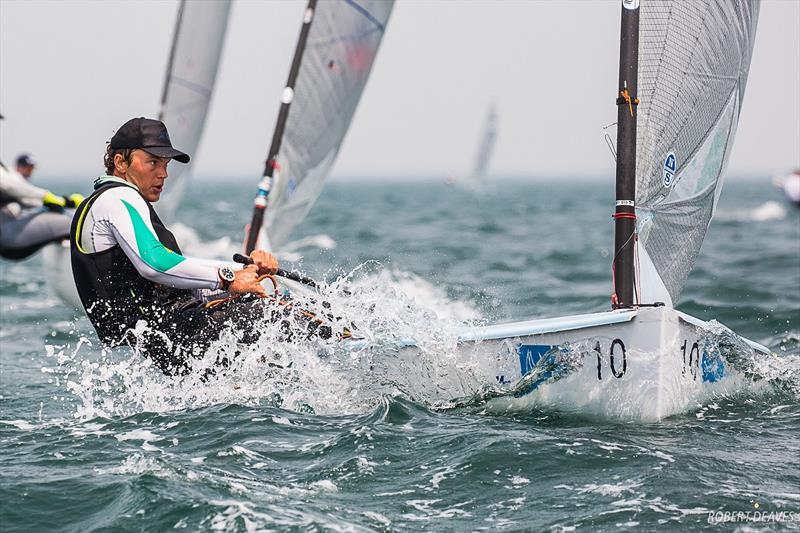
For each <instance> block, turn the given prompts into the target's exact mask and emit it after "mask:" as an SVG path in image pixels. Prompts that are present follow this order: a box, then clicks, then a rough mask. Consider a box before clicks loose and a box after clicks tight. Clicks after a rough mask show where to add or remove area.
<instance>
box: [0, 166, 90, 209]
mask: <svg viewBox="0 0 800 533" xmlns="http://www.w3.org/2000/svg"><path fill="white" fill-rule="evenodd" d="M0 192H2V193H3V194H4V195H5V196H10V197H11V198H14V200H15V201H16V202H17V203H18V204H20V205H22V206H23V207H41V206H45V207H51V208H57V209H58V210H61V209H63V208H65V207H78V205H79V204H80V203H81V202H82V201H83V195H81V194H77V193H75V194H71V195H69V196H60V195H58V194H53V193H52V192H50V191H48V190H47V189H42V188H41V187H37V186H36V185H32V184H31V183H30V182H29V181H28V180H26V179H25V178H23V177H22V174H20V173H19V172H16V171H14V170H9V169H7V168H6V167H4V166H1V165H0Z"/></svg>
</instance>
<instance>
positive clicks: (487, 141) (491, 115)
mask: <svg viewBox="0 0 800 533" xmlns="http://www.w3.org/2000/svg"><path fill="white" fill-rule="evenodd" d="M497 121H498V116H497V107H496V106H495V105H494V102H493V103H492V104H490V105H489V111H488V113H487V114H486V123H485V124H484V126H483V133H482V135H481V141H480V144H479V145H478V152H477V153H476V155H475V167H474V169H473V171H472V179H473V180H483V179H484V178H486V176H487V175H488V173H489V163H491V160H492V154H493V153H494V145H495V141H496V140H497Z"/></svg>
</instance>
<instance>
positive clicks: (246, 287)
mask: <svg viewBox="0 0 800 533" xmlns="http://www.w3.org/2000/svg"><path fill="white" fill-rule="evenodd" d="M233 276H234V278H233V281H232V282H231V285H230V287H228V292H229V293H231V294H248V293H250V294H255V295H257V296H266V295H267V292H266V291H265V290H264V287H262V286H261V284H260V283H259V282H258V268H257V267H256V266H255V265H249V266H247V267H245V268H243V269H242V270H239V271H238V272H236V273H234V275H233Z"/></svg>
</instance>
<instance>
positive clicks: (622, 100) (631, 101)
mask: <svg viewBox="0 0 800 533" xmlns="http://www.w3.org/2000/svg"><path fill="white" fill-rule="evenodd" d="M623 104H628V109H630V111H631V116H633V106H635V105H639V99H638V98H631V95H630V93H629V92H628V88H627V87H625V88H624V89H622V90H621V91H620V92H619V98H617V105H623Z"/></svg>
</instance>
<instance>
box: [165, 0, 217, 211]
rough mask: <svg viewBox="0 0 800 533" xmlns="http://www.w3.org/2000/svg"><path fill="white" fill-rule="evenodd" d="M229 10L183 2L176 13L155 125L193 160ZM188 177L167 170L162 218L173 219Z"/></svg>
mask: <svg viewBox="0 0 800 533" xmlns="http://www.w3.org/2000/svg"><path fill="white" fill-rule="evenodd" d="M230 7H231V3H230V1H229V0H204V1H202V2H188V1H185V0H183V1H182V2H181V3H180V5H179V7H178V14H177V18H176V22H175V30H174V34H173V40H172V45H171V47H170V54H169V59H168V61H167V71H166V75H165V78H164V86H163V89H162V92H161V105H160V111H159V119H160V120H162V121H163V122H164V123H165V124H166V125H167V128H168V129H169V133H170V138H171V140H172V144H173V145H175V146H177V147H179V148H180V149H181V150H183V151H185V152H187V153H189V154H191V155H192V159H193V160H194V157H195V155H196V153H197V148H198V146H199V144H200V139H201V137H202V134H203V127H204V125H205V121H206V117H207V114H208V109H209V106H210V103H211V96H212V94H213V91H214V85H215V82H216V77H217V70H218V67H219V61H220V57H221V55H222V48H223V45H224V41H225V33H226V30H227V25H228V17H229V14H230ZM190 173H191V164H189V165H180V164H173V165H170V166H169V178H168V179H167V180H166V182H165V185H164V186H165V189H164V194H163V195H162V198H161V200H160V201H159V205H158V207H159V209H158V212H159V214H160V215H161V216H162V217H164V218H166V219H169V218H171V217H172V216H173V215H174V211H175V209H176V208H177V205H178V203H179V202H180V200H181V196H182V194H183V190H184V189H185V187H186V185H187V182H188V178H189V175H190Z"/></svg>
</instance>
